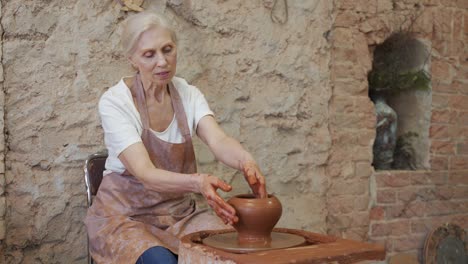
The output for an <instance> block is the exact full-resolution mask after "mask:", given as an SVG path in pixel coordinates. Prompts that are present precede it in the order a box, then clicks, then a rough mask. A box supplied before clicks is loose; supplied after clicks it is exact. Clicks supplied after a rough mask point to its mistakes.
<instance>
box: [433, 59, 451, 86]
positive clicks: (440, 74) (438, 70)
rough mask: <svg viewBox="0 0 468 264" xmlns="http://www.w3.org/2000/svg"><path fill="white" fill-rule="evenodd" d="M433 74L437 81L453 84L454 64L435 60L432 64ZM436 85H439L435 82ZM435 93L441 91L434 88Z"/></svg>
mask: <svg viewBox="0 0 468 264" xmlns="http://www.w3.org/2000/svg"><path fill="white" fill-rule="evenodd" d="M431 74H432V76H433V78H434V79H435V80H440V81H442V82H444V83H450V82H452V79H453V75H454V69H453V66H452V64H450V63H449V62H447V61H443V60H434V61H432V63H431ZM434 84H437V82H435V83H434ZM434 90H435V91H439V90H438V87H437V86H436V87H434Z"/></svg>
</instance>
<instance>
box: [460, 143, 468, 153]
mask: <svg viewBox="0 0 468 264" xmlns="http://www.w3.org/2000/svg"><path fill="white" fill-rule="evenodd" d="M457 154H460V155H468V142H462V143H458V144H457Z"/></svg>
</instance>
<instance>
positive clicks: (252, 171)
mask: <svg viewBox="0 0 468 264" xmlns="http://www.w3.org/2000/svg"><path fill="white" fill-rule="evenodd" d="M242 172H243V173H244V177H245V179H246V180H247V182H248V183H249V185H250V188H251V189H252V191H253V193H254V195H255V196H256V197H257V198H267V191H266V186H265V177H264V176H263V174H262V173H261V172H260V169H259V168H258V165H257V163H255V161H247V162H244V164H242Z"/></svg>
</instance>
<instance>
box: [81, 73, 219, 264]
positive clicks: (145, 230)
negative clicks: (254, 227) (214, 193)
mask: <svg viewBox="0 0 468 264" xmlns="http://www.w3.org/2000/svg"><path fill="white" fill-rule="evenodd" d="M134 87H135V92H136V101H137V108H138V111H139V112H140V117H141V121H142V125H143V131H142V135H141V138H142V141H143V144H144V145H145V147H146V150H147V151H148V153H149V156H150V159H151V161H152V162H153V164H154V165H155V166H156V167H157V168H160V169H164V170H168V171H173V172H179V173H195V172H196V162H195V153H194V150H193V145H192V138H191V136H190V130H189V128H188V123H187V117H186V115H185V111H184V108H183V104H182V101H181V99H180V96H179V94H178V92H177V90H176V89H175V88H174V86H173V84H172V83H170V84H169V93H170V96H171V100H172V106H173V108H174V113H175V117H176V120H177V124H178V126H179V129H180V130H181V133H182V135H183V137H184V143H179V144H173V143H168V142H166V141H163V140H161V139H159V138H158V137H156V135H155V134H154V132H153V131H152V130H151V128H150V122H149V116H148V110H147V108H146V100H145V93H144V90H143V86H142V84H141V80H140V77H139V74H137V77H136V78H135V82H134ZM85 223H86V226H87V228H88V236H89V249H90V252H91V256H92V257H93V259H94V260H95V261H96V262H97V263H113V264H114V263H115V264H118V263H122V264H127V263H130V264H133V263H135V262H136V261H137V259H138V257H139V256H140V255H141V254H142V253H143V252H144V251H145V250H146V249H148V248H150V247H154V246H164V247H166V248H168V249H170V250H171V251H172V252H174V253H176V254H177V252H178V247H179V238H180V237H181V236H183V235H185V234H188V233H192V232H196V231H199V230H208V229H222V228H228V226H226V225H224V224H223V223H222V222H221V221H220V220H219V218H218V217H216V216H214V215H211V214H209V212H208V211H207V210H206V209H200V208H198V206H197V204H196V203H195V201H194V200H193V199H192V198H191V196H190V195H189V194H184V193H161V192H155V191H151V190H147V189H145V187H144V186H143V184H141V183H140V181H139V180H138V179H137V178H135V177H134V176H132V175H130V173H129V172H128V171H125V172H124V173H123V174H118V173H111V174H108V175H106V176H104V178H103V180H102V183H101V186H100V187H99V191H98V193H97V195H96V197H95V199H94V201H93V205H92V206H91V207H90V208H89V210H88V214H87V216H86V219H85Z"/></svg>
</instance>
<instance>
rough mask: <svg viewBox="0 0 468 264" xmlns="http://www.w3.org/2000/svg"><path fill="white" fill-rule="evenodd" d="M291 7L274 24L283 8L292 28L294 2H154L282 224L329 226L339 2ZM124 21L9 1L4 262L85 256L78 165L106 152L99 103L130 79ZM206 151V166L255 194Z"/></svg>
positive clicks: (57, 4) (85, 10)
mask: <svg viewBox="0 0 468 264" xmlns="http://www.w3.org/2000/svg"><path fill="white" fill-rule="evenodd" d="M147 2H149V1H147ZM278 2H280V3H281V2H282V1H278ZM289 2H290V3H289V9H288V15H289V20H288V21H287V22H286V23H285V24H281V23H274V22H273V21H272V19H271V18H270V15H271V12H272V9H273V7H275V8H274V9H275V10H274V14H275V17H277V18H278V19H279V20H281V21H284V20H282V19H284V18H285V16H284V15H285V12H284V10H285V9H284V6H281V5H276V6H274V1H268V0H265V1H240V0H237V1H217V2H214V1H209V0H204V1H170V2H169V3H167V6H166V1H153V2H152V7H156V8H158V10H159V11H161V12H165V13H166V14H167V16H168V17H169V18H170V19H172V20H173V21H175V24H176V28H177V31H178V32H179V40H180V43H179V64H178V72H179V75H180V76H182V77H185V78H186V79H187V80H189V81H190V82H192V83H193V84H195V85H197V86H198V87H199V88H200V89H201V90H202V91H203V92H204V93H205V95H206V97H207V99H208V101H209V102H210V105H211V107H212V108H213V110H214V111H215V113H216V116H217V119H218V121H219V122H220V123H221V125H222V126H223V127H224V128H225V130H226V131H227V133H229V134H230V135H232V136H234V137H235V138H238V139H239V140H240V141H241V142H242V143H243V144H244V145H245V146H246V147H247V148H248V149H249V150H250V151H251V152H252V153H253V154H254V156H255V157H256V159H257V160H258V162H259V163H260V165H261V167H262V169H263V171H264V173H265V175H266V177H267V179H268V188H269V191H270V192H273V193H275V194H276V195H278V196H279V197H280V199H281V200H282V202H283V205H284V213H283V218H282V219H281V223H280V225H281V226H287V227H292V228H304V229H308V230H316V231H324V230H325V218H326V214H327V211H326V208H325V207H324V206H325V202H324V199H325V197H324V195H325V190H326V188H327V186H328V182H327V178H326V177H325V171H324V166H325V163H326V161H327V158H328V151H329V148H330V144H331V141H330V135H329V132H328V107H327V106H328V101H329V97H330V89H329V84H328V79H329V73H328V70H329V69H328V63H329V44H328V43H327V40H326V39H325V38H324V37H323V34H324V33H325V32H326V31H327V30H328V29H329V28H330V25H331V19H330V14H329V13H330V12H331V3H329V2H330V1H289ZM147 7H148V6H147ZM278 8H279V9H278ZM282 8H283V9H282ZM124 17H125V14H124V13H122V12H120V11H119V10H118V6H117V4H116V1H110V0H109V1H89V0H77V1H71V0H68V1H57V0H52V1H39V0H37V1H21V0H11V1H3V10H2V25H3V28H4V29H5V34H4V40H3V41H4V42H3V54H4V56H3V66H4V70H5V82H4V89H5V94H6V98H5V109H6V116H5V122H6V128H7V135H8V138H7V146H8V149H7V156H6V173H5V177H6V193H7V196H6V197H7V215H6V219H7V223H6V227H7V232H6V240H5V246H6V251H5V253H6V254H5V255H6V262H7V263H40V262H41V263H75V262H76V263H84V262H85V261H86V260H85V257H86V242H85V241H86V238H85V237H86V236H85V229H84V226H83V224H82V220H83V218H84V215H85V212H86V201H85V193H84V182H83V176H82V169H81V168H82V165H83V160H84V159H85V157H86V156H87V155H88V154H90V153H93V152H95V151H98V150H100V149H102V148H103V143H102V130H101V128H100V123H99V118H98V116H97V109H96V106H97V102H98V98H99V96H100V94H102V92H103V91H104V90H105V89H106V88H107V87H109V86H111V85H113V84H114V83H116V82H117V81H118V80H119V78H120V77H121V76H124V75H128V74H131V71H130V70H129V67H128V65H127V64H126V61H125V59H124V58H123V57H122V56H121V55H120V50H119V48H118V45H119V39H118V32H119V29H118V28H117V24H118V23H119V22H120V21H121V19H123V18H124ZM0 116H1V115H0ZM0 142H1V140H0ZM199 145H200V144H199V142H198V143H197V153H198V158H199V162H200V165H201V166H200V171H203V172H209V173H213V174H215V175H218V176H220V177H222V178H224V179H225V180H227V181H230V182H231V183H232V184H233V185H234V186H235V188H236V192H245V191H247V188H246V185H245V183H244V182H243V179H242V176H241V175H240V174H239V173H236V172H235V171H233V170H231V169H227V168H226V167H225V166H223V165H219V164H218V163H216V162H215V161H214V158H213V157H212V156H211V155H210V154H209V151H207V150H206V148H202V147H200V146H199Z"/></svg>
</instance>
